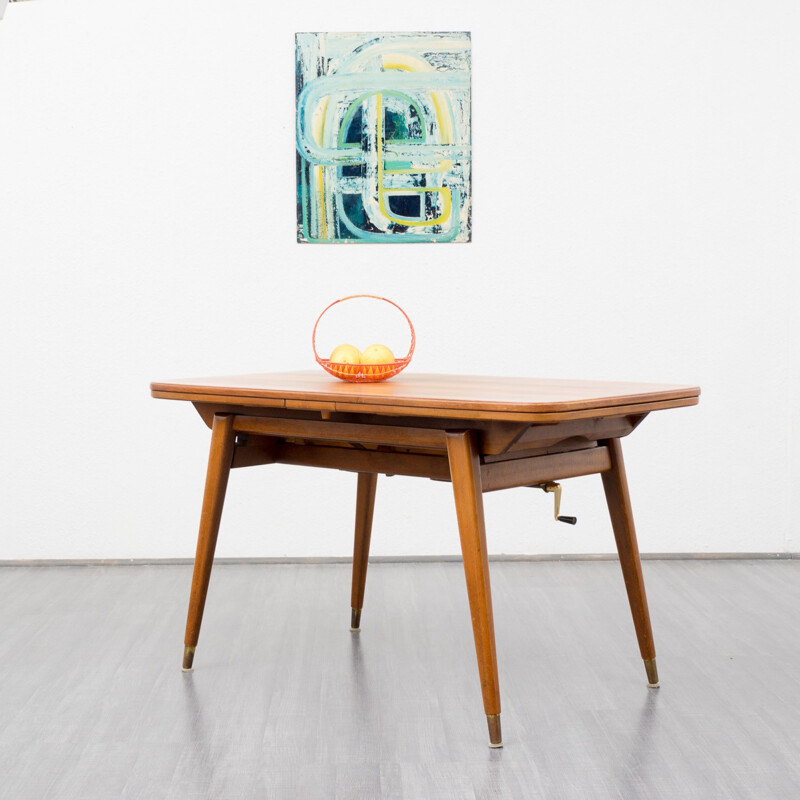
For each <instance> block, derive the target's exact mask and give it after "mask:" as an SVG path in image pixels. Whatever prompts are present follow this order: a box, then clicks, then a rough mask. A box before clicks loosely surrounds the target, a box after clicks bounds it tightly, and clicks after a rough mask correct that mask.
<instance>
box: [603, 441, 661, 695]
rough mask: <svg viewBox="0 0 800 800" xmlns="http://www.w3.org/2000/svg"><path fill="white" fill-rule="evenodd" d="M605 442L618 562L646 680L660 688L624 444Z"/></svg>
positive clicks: (606, 483)
mask: <svg viewBox="0 0 800 800" xmlns="http://www.w3.org/2000/svg"><path fill="white" fill-rule="evenodd" d="M603 444H605V445H606V446H607V447H608V450H609V453H610V454H611V470H610V471H608V472H604V473H602V476H603V488H604V489H605V493H606V502H607V503H608V512H609V514H610V515H611V525H612V526H613V528H614V538H615V539H616V540H617V552H618V553H619V562H620V565H621V566H622V575H623V577H624V578H625V589H626V590H627V592H628V602H629V603H630V606H631V613H632V614H633V625H634V627H635V628H636V637H637V638H638V640H639V651H640V652H641V654H642V658H643V659H644V666H645V670H646V672H647V683H648V686H650V687H651V688H657V687H658V671H657V669H656V648H655V644H654V642H653V630H652V628H651V627H650V611H649V610H648V608H647V595H646V594H645V590H644V578H643V576H642V562H641V559H640V558H639V545H638V543H637V541H636V529H635V528H634V525H633V511H632V510H631V498H630V495H629V493H628V479H627V477H626V476H625V463H624V461H623V460H622V445H621V444H620V441H619V439H608V440H607V441H605V442H603Z"/></svg>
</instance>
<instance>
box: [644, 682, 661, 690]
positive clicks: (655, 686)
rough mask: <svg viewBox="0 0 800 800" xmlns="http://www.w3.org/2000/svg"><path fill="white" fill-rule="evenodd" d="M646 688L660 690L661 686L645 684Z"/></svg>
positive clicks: (658, 684)
mask: <svg viewBox="0 0 800 800" xmlns="http://www.w3.org/2000/svg"><path fill="white" fill-rule="evenodd" d="M647 688H648V689H660V688H661V684H660V683H648V684H647Z"/></svg>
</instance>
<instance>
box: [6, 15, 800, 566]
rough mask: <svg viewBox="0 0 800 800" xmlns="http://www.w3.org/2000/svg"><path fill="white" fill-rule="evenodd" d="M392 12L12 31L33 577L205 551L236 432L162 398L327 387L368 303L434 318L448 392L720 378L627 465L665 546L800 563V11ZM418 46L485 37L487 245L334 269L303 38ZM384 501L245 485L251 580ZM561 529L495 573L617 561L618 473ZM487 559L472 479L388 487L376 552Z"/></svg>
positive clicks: (10, 522)
mask: <svg viewBox="0 0 800 800" xmlns="http://www.w3.org/2000/svg"><path fill="white" fill-rule="evenodd" d="M359 8H360V7H354V8H353V9H349V8H347V7H344V6H342V5H341V4H334V3H330V2H321V0H306V1H305V2H304V3H294V4H270V3H264V2H257V0H240V1H239V2H235V3H234V2H227V3H224V2H219V0H216V2H211V1H210V0H163V1H162V2H159V3H149V4H134V3H127V2H126V3H123V2H121V1H120V0H65V2H52V0H39V1H38V2H36V3H30V4H24V5H18V6H14V5H12V6H10V8H9V9H8V11H7V13H6V15H5V19H4V20H3V22H2V23H0V261H1V262H2V275H3V278H2V293H1V294H0V304H1V307H0V335H2V343H3V354H2V362H0V363H2V370H1V371H0V375H2V398H3V411H4V414H3V422H4V424H3V431H2V437H1V438H0V441H1V442H2V445H1V446H0V459H1V460H2V476H0V480H1V483H0V487H1V491H2V500H1V501H0V502H2V522H1V523H0V525H2V531H1V534H0V559H25V558H102V557H108V558H115V557H118V558H126V557H172V556H191V555H193V553H194V537H195V533H196V524H197V519H198V516H199V508H200V497H201V492H202V486H203V480H204V471H205V465H204V460H205V457H206V453H207V447H208V431H207V429H206V428H205V427H204V426H203V425H202V423H201V421H200V418H199V417H197V416H196V415H195V413H194V411H193V409H192V408H191V407H190V406H189V405H188V404H182V403H176V402H167V401H156V400H152V399H150V398H149V392H148V383H149V381H150V380H153V379H164V378H169V377H182V376H192V375H204V374H205V375H213V374H219V373H234V372H251V371H268V370H285V369H306V368H313V367H314V364H313V360H312V356H311V352H310V346H309V337H310V331H311V326H312V324H313V322H314V319H315V318H316V316H317V314H318V312H319V311H320V310H321V309H322V308H323V307H324V306H325V305H326V304H327V303H328V302H329V301H330V300H332V299H334V298H336V297H339V296H342V295H343V294H346V293H351V292H362V291H366V292H376V293H379V294H383V295H385V296H388V297H392V298H394V299H395V300H397V301H398V302H399V303H400V304H401V305H403V306H404V307H405V308H406V309H407V311H408V312H409V313H410V315H411V316H412V318H413V320H414V322H415V325H416V328H417V334H418V349H417V354H416V356H415V360H414V363H413V364H412V367H411V368H412V369H415V370H418V371H421V372H422V371H428V372H436V371H442V372H476V373H490V374H491V373H495V374H515V373H524V374H527V375H540V376H549V377H584V378H600V379H602V378H609V379H620V380H628V379H629V380H647V381H664V382H676V383H699V384H700V385H701V386H702V389H703V396H702V400H701V404H700V406H699V407H697V408H693V409H681V410H676V411H669V412H661V413H657V414H654V415H652V416H651V417H650V418H649V419H648V420H646V421H645V422H644V423H643V424H642V426H641V427H640V428H639V430H638V431H637V433H636V434H635V435H634V436H633V437H631V439H630V440H628V442H627V450H626V455H627V464H628V473H629V479H630V482H631V489H632V493H633V498H634V510H635V512H636V515H637V523H638V527H639V536H640V543H641V547H642V550H644V551H650V552H665V551H677V552H685V551H701V552H706V551H710V552H715V551H745V552H747V551H773V552H781V551H797V550H800V535H798V522H797V519H798V511H800V508H799V507H798V503H797V500H796V489H797V486H798V484H799V483H800V468H799V467H798V461H799V460H800V459H798V441H799V440H798V437H799V436H800V424H798V421H799V418H798V407H799V406H800V378H798V370H799V364H798V356H797V348H798V340H799V339H800V326H799V325H798V322H797V318H796V310H795V309H796V305H797V293H796V290H793V289H792V286H791V284H790V281H791V279H793V277H794V275H793V273H794V272H795V271H796V270H797V260H798V259H797V256H798V251H799V250H800V248H798V211H800V188H798V187H800V158H799V157H798V141H800V124H798V120H799V118H800V115H799V114H798V95H797V76H798V74H800V46H799V45H800V42H799V41H798V39H799V38H800V37H799V36H798V32H799V31H800V6H798V4H797V3H796V2H794V0H765V2H761V3H754V2H728V3H721V2H711V1H710V0H700V1H699V2H698V0H685V1H683V2H672V3H648V4H643V3H638V2H633V0H631V1H630V2H624V1H623V0H609V1H608V2H604V3H596V2H588V1H587V2H542V0H535V1H534V2H533V3H531V4H523V3H505V4H503V3H500V4H498V3H492V4H486V3H482V2H460V3H446V4H438V5H435V4H434V5H432V4H422V3H419V4H412V5H411V8H412V10H411V11H408V12H405V13H404V15H403V17H402V21H401V20H400V19H399V18H398V14H397V11H396V10H393V9H392V8H391V7H389V6H387V7H385V8H381V6H380V5H378V6H374V7H372V8H371V10H370V12H369V13H368V14H367V13H365V12H363V11H360V10H359ZM415 8H419V9H420V10H419V11H416V10H413V9H415ZM400 28H402V29H406V30H471V31H472V34H473V80H474V84H473V103H474V107H473V125H474V128H473V138H474V186H475V195H474V241H473V243H472V244H469V245H449V246H435V245H431V246H427V245H420V246H417V248H422V249H417V248H412V249H411V250H409V249H408V246H406V247H403V246H397V245H393V246H372V247H370V246H362V247H342V246H300V245H298V244H296V243H295V233H294V231H295V225H294V154H293V124H294V116H293V104H294V83H293V33H294V32H295V31H296V30H364V29H368V30H396V29H400ZM376 262H377V263H376ZM418 262H421V263H418ZM793 292H794V293H793ZM354 498H355V476H353V475H350V474H345V473H338V472H323V471H314V470H302V469H300V468H292V467H262V468H259V469H254V470H240V471H236V472H235V473H234V474H233V476H232V479H231V484H230V488H229V495H228V504H227V507H226V514H225V517H224V520H223V529H222V532H221V536H220V542H219V547H218V554H219V555H222V556H259V555H261V556H280V555H342V554H347V553H349V552H350V548H351V527H352V515H353V505H354ZM550 503H551V499H550V498H549V497H547V496H545V495H544V494H542V493H541V492H531V491H528V490H524V489H520V490H517V491H514V492H501V493H495V494H491V495H487V497H486V508H487V518H488V527H489V538H490V546H491V550H492V551H493V552H505V553H556V552H565V553H567V552H609V551H611V550H613V540H612V537H611V533H610V526H609V523H608V521H607V517H606V514H605V511H604V508H603V500H602V491H601V488H600V481H599V479H598V478H582V479H577V480H574V481H570V482H568V483H567V484H566V486H565V494H564V513H569V514H576V515H577V516H578V517H579V523H578V526H577V527H575V528H571V527H568V526H563V525H556V524H554V523H553V522H552V521H551V516H550V514H551V513H552V510H551V505H550ZM457 550H458V544H457V535H456V529H455V515H454V512H453V509H452V498H451V494H450V487H449V485H447V484H436V483H432V482H428V481H421V480H414V479H406V478H393V479H381V481H380V482H379V498H378V504H377V510H376V528H375V533H374V535H373V552H374V553H375V554H395V553H401V554H420V553H426V554H438V553H455V552H457Z"/></svg>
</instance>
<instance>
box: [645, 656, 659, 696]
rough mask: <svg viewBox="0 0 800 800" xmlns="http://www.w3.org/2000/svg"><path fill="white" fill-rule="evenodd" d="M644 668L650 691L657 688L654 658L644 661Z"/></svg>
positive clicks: (656, 670) (656, 671)
mask: <svg viewBox="0 0 800 800" xmlns="http://www.w3.org/2000/svg"><path fill="white" fill-rule="evenodd" d="M644 668H645V670H646V671H647V685H648V686H649V687H650V688H651V689H657V688H658V669H657V668H656V660H655V659H654V658H646V659H644Z"/></svg>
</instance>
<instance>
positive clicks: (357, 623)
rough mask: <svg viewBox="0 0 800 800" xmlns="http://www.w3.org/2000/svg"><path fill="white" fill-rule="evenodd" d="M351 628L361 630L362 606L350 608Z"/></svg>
mask: <svg viewBox="0 0 800 800" xmlns="http://www.w3.org/2000/svg"><path fill="white" fill-rule="evenodd" d="M350 630H351V631H353V633H355V632H356V631H360V630H361V609H360V608H351V609H350Z"/></svg>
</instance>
